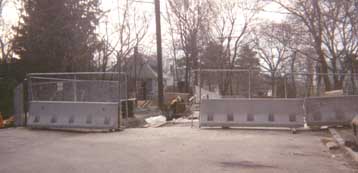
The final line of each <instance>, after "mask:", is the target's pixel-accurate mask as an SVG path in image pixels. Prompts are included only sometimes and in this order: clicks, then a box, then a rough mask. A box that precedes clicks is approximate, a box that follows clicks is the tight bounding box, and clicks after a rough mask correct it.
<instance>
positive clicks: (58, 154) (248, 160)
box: [0, 123, 358, 173]
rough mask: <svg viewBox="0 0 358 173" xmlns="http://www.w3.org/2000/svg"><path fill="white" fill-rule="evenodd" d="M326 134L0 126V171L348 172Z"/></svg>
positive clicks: (348, 164) (351, 168) (353, 168)
mask: <svg viewBox="0 0 358 173" xmlns="http://www.w3.org/2000/svg"><path fill="white" fill-rule="evenodd" d="M330 137H331V136H330V135H329V133H328V132H327V131H302V132H299V133H298V134H292V133H291V132H290V131H277V130H237V129H199V128H198V127H197V124H195V127H194V128H191V127H190V125H189V124H188V123H187V125H183V124H177V125H176V124H171V125H167V126H164V127H160V128H130V129H125V130H124V131H119V132H110V133H79V132H64V131H50V130H33V129H27V128H9V129H1V130H0V172H1V173H41V172H51V173H63V172H82V173H97V172H113V173H118V172H120V173H126V172H128V173H135V172H139V173H141V172H146V173H168V172H170V173H183V172H186V173H189V172H192V173H200V172H202V173H217V172H228V173H230V172H233V173H234V172H235V173H236V172H245V173H256V172H266V173H267V172H268V173H269V172H274V173H281V172H290V173H294V172H297V173H298V172H314V173H316V172H322V173H337V172H339V173H354V172H358V164H357V163H355V162H353V161H352V160H351V159H350V157H349V156H347V155H346V153H344V151H343V150H341V149H337V150H334V151H330V150H329V149H328V148H327V147H326V146H325V145H324V144H323V143H322V142H321V141H322V138H330Z"/></svg>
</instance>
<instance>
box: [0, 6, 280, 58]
mask: <svg viewBox="0 0 358 173" xmlns="http://www.w3.org/2000/svg"><path fill="white" fill-rule="evenodd" d="M119 1H120V0H119ZM119 1H118V0H102V4H101V8H102V9H103V10H104V11H108V16H109V20H108V21H109V23H110V24H111V22H114V21H115V20H118V12H117V9H118V8H117V7H118V2H119ZM141 1H145V2H153V0H141ZM165 3H166V0H161V11H162V13H163V14H165V13H166V9H165ZM136 8H137V9H136V13H145V15H146V16H148V19H149V29H148V33H147V35H146V37H145V39H144V40H143V42H142V43H141V45H140V47H141V50H142V51H145V53H148V54H155V53H156V52H155V51H156V47H155V18H154V4H153V3H140V2H136ZM264 10H265V11H266V12H265V11H262V12H260V13H259V14H258V17H259V19H261V20H264V21H267V20H273V21H280V20H282V19H284V17H285V16H284V15H283V14H280V13H277V12H280V11H282V10H281V9H280V8H279V7H278V5H275V4H269V5H267V6H265V9H264ZM3 17H4V19H5V22H6V23H7V24H10V25H16V24H17V22H18V19H19V12H18V11H17V10H16V8H15V7H14V5H13V4H11V3H10V4H7V6H6V7H5V8H4V10H3ZM102 21H103V20H102ZM110 24H109V25H110ZM112 25H114V24H113V23H112ZM104 28H105V27H104V23H102V25H100V26H99V31H100V32H103V31H104ZM166 33H168V27H167V24H166V22H165V20H163V19H162V35H163V50H164V57H167V56H168V55H166V54H168V51H165V49H169V48H170V47H168V46H166V45H170V42H169V40H168V37H167V34H166Z"/></svg>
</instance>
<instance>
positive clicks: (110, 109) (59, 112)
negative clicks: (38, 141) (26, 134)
mask: <svg viewBox="0 0 358 173" xmlns="http://www.w3.org/2000/svg"><path fill="white" fill-rule="evenodd" d="M119 121H120V116H119V105H118V103H108V102H106V103H102V102H54V101H51V102H48V101H31V102H30V103H29V117H28V119H27V125H28V126H29V127H36V128H97V129H118V127H119Z"/></svg>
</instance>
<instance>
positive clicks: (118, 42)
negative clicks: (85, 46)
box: [97, 0, 149, 71]
mask: <svg viewBox="0 0 358 173" xmlns="http://www.w3.org/2000/svg"><path fill="white" fill-rule="evenodd" d="M137 11H138V6H137V4H136V3H135V2H133V1H130V0H125V1H121V0H117V8H116V9H115V10H114V11H108V12H107V14H106V16H105V18H104V21H103V23H104V27H105V28H104V31H103V32H102V35H101V43H100V45H101V51H100V52H99V53H98V54H99V55H98V59H97V62H98V66H99V67H100V70H101V71H106V70H107V69H108V67H109V65H110V64H109V62H110V61H111V57H112V58H114V59H116V63H115V64H116V65H115V67H117V69H115V68H112V69H113V70H119V69H118V68H120V67H121V66H122V65H124V64H126V62H127V59H126V58H127V57H128V56H129V54H130V53H131V52H133V50H134V47H138V45H139V44H140V42H141V41H142V40H143V39H144V37H145V36H146V34H147V31H148V28H149V22H148V16H147V14H146V13H144V12H143V13H138V12H137ZM111 12H112V13H111ZM113 12H116V13H117V14H116V16H117V20H115V21H109V18H110V17H113V16H114V15H113ZM110 14H111V15H112V16H109V15H110Z"/></svg>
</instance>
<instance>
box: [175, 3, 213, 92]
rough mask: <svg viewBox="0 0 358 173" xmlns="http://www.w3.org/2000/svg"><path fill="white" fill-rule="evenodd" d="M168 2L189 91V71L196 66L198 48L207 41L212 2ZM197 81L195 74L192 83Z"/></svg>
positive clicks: (201, 47) (200, 48) (197, 63)
mask: <svg viewBox="0 0 358 173" xmlns="http://www.w3.org/2000/svg"><path fill="white" fill-rule="evenodd" d="M168 2H169V7H170V15H172V18H171V19H172V20H171V23H172V27H173V26H175V29H174V30H175V34H176V36H177V38H179V39H178V40H179V42H180V50H181V51H182V52H183V53H184V60H185V88H186V91H187V92H189V81H190V79H191V74H190V71H191V69H196V68H198V65H199V61H198V57H199V53H200V50H202V49H203V47H204V46H203V45H204V44H207V42H208V39H206V38H207V36H208V33H209V32H210V31H209V29H210V21H211V17H212V2H211V1H210V0H198V1H189V0H180V1H178V0H170V1H168ZM176 36H175V37H176ZM200 45H201V46H200ZM176 50H179V49H176ZM197 82H198V77H197V75H195V76H194V84H197Z"/></svg>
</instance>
